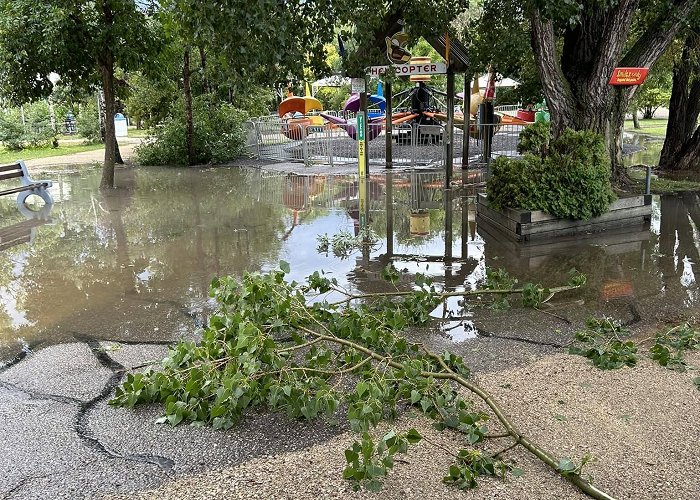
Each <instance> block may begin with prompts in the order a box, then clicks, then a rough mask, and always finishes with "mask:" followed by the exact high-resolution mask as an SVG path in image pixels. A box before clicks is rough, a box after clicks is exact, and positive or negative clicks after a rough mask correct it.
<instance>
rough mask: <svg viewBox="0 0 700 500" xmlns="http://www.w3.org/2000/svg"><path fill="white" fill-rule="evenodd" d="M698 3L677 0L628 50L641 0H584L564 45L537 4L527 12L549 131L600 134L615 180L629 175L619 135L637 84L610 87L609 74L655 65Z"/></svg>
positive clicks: (691, 0) (556, 134)
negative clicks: (619, 68)
mask: <svg viewBox="0 0 700 500" xmlns="http://www.w3.org/2000/svg"><path fill="white" fill-rule="evenodd" d="M696 3H697V0H675V1H674V4H675V9H673V10H671V11H670V12H666V13H665V14H664V15H663V16H660V18H659V19H656V20H655V21H653V22H652V23H650V25H649V27H648V29H647V31H646V32H644V33H643V34H642V36H641V37H640V38H639V39H638V40H637V41H636V43H635V44H634V45H632V47H631V48H630V49H629V50H627V51H626V53H625V52H624V49H625V44H626V43H627V37H628V33H629V29H630V26H631V25H632V21H633V16H634V14H635V11H636V9H637V6H638V4H639V0H620V1H619V2H617V3H614V4H612V6H610V7H608V5H611V4H608V3H606V2H595V1H592V0H591V1H586V2H584V8H583V10H582V11H581V16H582V17H581V21H580V23H579V24H577V25H575V26H569V27H567V28H566V29H565V30H564V32H563V45H560V44H559V43H558V40H557V35H555V30H554V24H553V22H552V21H551V20H547V19H545V17H544V16H542V15H541V13H540V12H539V10H537V9H535V10H533V12H532V13H531V25H532V31H531V36H532V38H531V42H532V48H533V51H534V54H535V61H536V63H537V68H538V72H539V76H540V81H541V82H542V87H543V90H544V93H545V96H546V98H547V104H548V106H549V110H550V115H551V119H552V135H553V136H554V137H557V136H558V135H559V134H561V133H562V132H563V131H564V129H565V128H567V127H569V128H573V129H574V130H592V131H594V132H597V133H599V134H601V135H602V136H603V137H604V138H605V142H606V145H607V148H608V151H609V153H610V162H611V166H612V178H613V180H614V181H615V182H617V183H624V182H625V181H626V180H627V179H628V177H627V172H626V169H625V167H624V165H623V163H622V140H621V138H622V130H623V126H624V117H625V113H626V111H627V109H628V107H629V102H630V100H631V98H632V96H633V95H634V92H635V91H636V87H612V86H610V85H608V80H609V79H610V75H611V73H612V71H613V69H614V68H615V67H616V66H645V67H649V66H651V65H653V64H654V62H655V61H656V60H657V59H658V58H659V56H660V55H661V54H662V53H663V52H664V50H665V49H666V47H667V46H668V44H669V43H671V41H672V40H673V38H674V36H675V34H676V32H677V31H678V29H679V27H680V25H681V23H682V21H683V20H684V18H685V17H686V16H687V14H688V12H689V11H690V10H691V9H692V8H693V7H694V6H695V5H696ZM662 28H663V29H662ZM559 47H561V48H560V49H559ZM559 54H561V56H560V55H559Z"/></svg>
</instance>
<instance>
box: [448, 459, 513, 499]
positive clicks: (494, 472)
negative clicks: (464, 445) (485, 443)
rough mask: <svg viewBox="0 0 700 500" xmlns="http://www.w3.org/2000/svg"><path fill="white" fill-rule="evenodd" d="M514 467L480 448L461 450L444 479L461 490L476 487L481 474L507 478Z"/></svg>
mask: <svg viewBox="0 0 700 500" xmlns="http://www.w3.org/2000/svg"><path fill="white" fill-rule="evenodd" d="M512 469H513V468H512V467H511V466H510V465H508V464H506V463H505V462H503V461H502V460H498V459H497V458H494V457H492V456H489V455H485V454H483V453H482V452H480V451H478V450H460V451H459V453H458V454H457V457H456V460H455V463H454V464H452V465H450V468H449V470H448V473H447V475H446V476H445V477H444V478H443V479H442V480H443V482H445V483H447V484H454V485H455V486H457V487H458V488H459V489H461V490H470V489H472V488H476V486H477V478H479V476H497V477H501V478H505V476H506V473H507V472H508V471H509V470H512Z"/></svg>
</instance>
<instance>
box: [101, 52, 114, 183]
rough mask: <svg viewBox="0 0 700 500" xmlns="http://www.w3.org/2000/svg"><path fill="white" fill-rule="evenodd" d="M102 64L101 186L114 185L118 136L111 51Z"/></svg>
mask: <svg viewBox="0 0 700 500" xmlns="http://www.w3.org/2000/svg"><path fill="white" fill-rule="evenodd" d="M106 59H107V60H106V61H103V62H102V63H101V64H100V74H101V77H102V88H103V89H104V94H105V118H106V119H105V162H104V166H103V167H102V180H101V181H100V187H101V188H113V187H114V156H115V155H114V153H115V150H116V144H117V138H116V136H115V134H114V58H113V56H112V54H111V52H109V54H107V58H106Z"/></svg>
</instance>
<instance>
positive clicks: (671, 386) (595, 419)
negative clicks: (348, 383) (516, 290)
mask: <svg viewBox="0 0 700 500" xmlns="http://www.w3.org/2000/svg"><path fill="white" fill-rule="evenodd" d="M687 359H688V361H689V362H690V363H691V364H696V365H697V364H698V363H700V354H698V353H694V354H693V355H692V356H688V358H687ZM692 376H693V372H689V373H678V372H673V371H670V370H667V369H665V368H662V367H660V366H658V365H656V364H654V363H652V362H651V361H649V360H647V359H641V360H640V364H639V366H638V367H636V368H634V369H629V368H625V369H621V370H615V371H601V370H597V369H595V368H593V367H592V366H591V365H590V364H588V362H587V360H586V359H584V358H581V357H576V356H569V355H566V354H556V355H551V356H547V357H545V358H543V359H540V360H538V361H536V362H534V363H531V364H528V365H526V366H522V367H518V368H514V369H508V370H503V371H500V372H498V373H491V374H489V375H482V376H481V377H480V378H478V379H477V380H478V382H479V383H480V384H481V385H482V386H483V387H484V388H486V389H487V390H489V391H490V392H491V393H492V394H493V395H494V396H495V397H496V398H497V400H499V401H500V402H501V405H502V407H503V408H504V410H505V412H506V414H507V415H509V416H510V417H511V418H512V420H513V421H514V422H515V423H516V425H518V426H519V427H520V429H521V430H522V431H523V433H524V434H525V435H528V436H530V437H532V438H533V439H534V440H535V441H536V442H538V443H541V444H542V445H543V446H545V447H546V448H547V449H548V450H549V451H550V452H551V453H553V454H554V455H555V456H558V457H569V458H572V459H578V458H580V457H581V456H582V455H583V454H584V453H586V452H590V453H591V454H592V455H593V456H594V457H595V459H596V461H595V462H593V463H591V464H589V465H588V466H587V467H586V469H585V471H586V472H588V473H590V474H592V475H593V477H594V483H595V484H596V485H597V486H598V487H599V488H601V489H602V490H604V491H606V492H607V493H608V494H610V495H612V496H614V497H615V498H620V499H622V498H626V499H640V498H644V499H695V498H698V497H700V473H699V472H698V470H700V454H698V453H697V444H698V442H699V441H700V421H698V419H697V418H696V417H697V415H700V391H698V390H697V389H696V388H695V386H694V385H693V383H692V381H691V378H692ZM411 426H414V427H416V428H418V430H419V431H420V432H421V433H424V434H425V435H426V436H429V437H430V439H431V441H435V442H439V443H441V444H443V445H445V446H448V447H457V446H459V441H458V439H457V438H455V437H453V436H449V435H440V434H438V433H437V432H436V431H434V430H432V429H431V428H430V427H429V426H428V425H426V422H425V421H424V420H422V419H420V418H418V417H412V416H405V417H403V418H402V419H401V420H400V421H399V422H398V423H397V427H398V428H402V429H405V428H409V427H411ZM493 428H494V429H495V426H494V427H493ZM352 439H353V436H352V435H351V434H348V433H345V434H342V435H340V436H337V437H335V438H332V439H331V440H330V441H328V442H325V443H322V444H319V445H315V446H312V447H310V448H308V449H304V450H301V451H295V452H291V453H285V454H280V455H277V456H274V457H260V458H256V459H253V460H251V461H248V462H245V463H243V464H240V465H237V466H234V467H230V468H225V469H221V470H218V471H210V472H207V473H204V474H201V475H193V476H189V477H183V478H179V479H175V480H173V481H171V482H169V483H166V484H165V485H164V486H162V487H161V488H159V489H156V490H153V491H150V492H147V493H144V494H142V495H140V496H139V497H138V498H149V499H155V498H158V499H164V498H165V499H180V498H182V499H184V498H187V499H204V498H207V499H208V498H246V499H248V498H260V499H305V498H308V499H312V498H323V499H325V498H328V499H331V498H347V499H355V498H357V499H361V498H382V499H394V498H395V499H401V500H409V499H426V498H430V499H441V498H444V499H447V498H450V499H477V498H479V499H481V498H489V499H522V498H538V499H574V498H584V496H583V495H582V494H581V493H579V492H578V491H577V490H576V489H575V488H574V487H573V486H571V485H569V484H568V483H567V482H566V481H565V480H563V479H561V478H559V477H557V476H556V475H555V474H554V473H552V472H551V471H550V470H548V469H547V468H546V467H545V466H543V465H542V464H541V463H539V462H538V461H537V460H536V459H534V458H532V457H531V456H530V455H529V454H528V453H527V452H526V451H524V450H522V449H515V450H513V451H510V452H508V453H507V454H506V457H507V458H508V459H512V460H514V461H515V462H517V464H518V465H519V466H520V467H522V468H523V469H524V470H525V475H524V476H523V477H521V478H509V479H508V480H506V481H505V482H503V481H500V480H493V479H484V480H482V481H481V482H480V487H479V488H477V489H476V490H473V491H469V492H459V491H457V490H455V489H453V488H450V487H447V486H445V485H443V484H442V483H441V477H442V475H443V474H444V471H445V470H446V468H447V466H448V465H449V463H450V461H449V458H448V457H447V456H446V455H445V454H444V453H443V452H441V451H440V450H439V449H437V448H436V447H435V446H434V445H431V444H427V443H425V442H422V443H420V444H419V445H417V446H416V447H415V448H414V449H413V451H412V452H411V453H409V455H408V456H407V457H406V462H407V463H402V462H401V463H397V464H396V467H395V470H394V471H393V472H391V473H390V475H389V477H388V478H387V479H386V481H385V487H384V490H383V492H382V493H381V494H380V495H378V496H377V495H373V494H369V493H356V492H353V491H352V488H351V486H350V485H349V484H348V483H346V482H344V481H343V480H342V479H341V471H342V469H343V466H344V459H343V450H344V449H345V448H346V447H347V446H348V445H349V444H350V443H351V442H352ZM500 441H503V442H500V443H498V442H493V443H489V446H490V447H491V448H492V450H498V449H500V448H501V447H505V446H507V444H508V443H507V440H500ZM132 498H133V497H132Z"/></svg>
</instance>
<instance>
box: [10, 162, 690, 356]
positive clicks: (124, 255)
mask: <svg viewBox="0 0 700 500" xmlns="http://www.w3.org/2000/svg"><path fill="white" fill-rule="evenodd" d="M45 177H50V178H53V179H55V182H54V187H53V188H52V193H53V196H54V199H55V200H56V203H55V204H54V206H53V208H52V210H51V212H50V213H48V214H44V215H45V218H44V219H42V220H27V219H25V217H24V216H22V215H21V214H20V213H19V212H18V210H17V207H16V205H15V204H14V200H13V199H12V197H10V196H5V197H2V198H0V217H1V219H0V220H1V222H0V226H2V227H1V228H0V360H7V359H10V358H11V357H13V356H15V355H16V354H17V352H18V350H19V349H21V348H22V347H23V346H25V347H26V346H36V345H40V344H47V343H56V342H66V341H71V340H73V339H75V338H99V339H112V340H115V341H121V342H139V341H169V340H172V339H175V338H179V337H181V336H188V335H191V334H192V332H194V331H195V330H196V328H197V325H199V324H201V321H202V319H203V318H204V316H205V313H206V311H207V310H208V308H209V307H210V303H209V302H208V296H207V293H208V286H209V283H210V281H211V279H212V278H213V277H214V276H217V275H223V274H232V275H241V274H242V273H244V272H245V271H251V270H259V269H268V268H271V267H274V266H276V265H277V264H278V262H279V261H280V260H285V261H288V262H289V263H290V264H291V268H292V272H291V275H292V276H291V277H292V278H294V279H300V278H303V277H305V276H308V275H309V274H311V273H312V272H313V271H315V270H321V269H322V270H325V271H327V272H329V273H332V275H333V276H334V277H336V278H337V279H338V280H339V281H340V282H341V283H343V284H345V285H347V286H349V287H351V288H354V289H357V290H362V291H380V290H385V289H387V286H388V285H387V283H386V282H383V281H382V280H381V278H380V275H381V270H382V269H383V268H384V266H385V265H386V264H387V263H389V262H393V263H394V265H395V266H396V267H397V268H398V269H400V270H405V271H406V272H407V275H406V276H405V280H406V281H407V282H408V281H410V280H411V279H412V278H413V274H415V273H416V272H421V273H424V274H427V275H429V276H431V277H433V278H434V279H435V280H436V281H437V282H439V283H442V284H445V285H447V286H449V287H451V288H459V287H466V288H470V287H475V286H478V285H479V284H480V283H482V282H483V280H484V277H485V273H486V268H487V266H488V267H491V268H504V269H506V270H507V271H508V273H510V274H511V275H512V276H514V277H516V278H518V280H520V282H525V281H532V282H538V283H542V284H544V285H548V286H556V285H560V284H563V283H565V282H566V280H567V274H568V272H569V270H570V269H571V268H574V267H575V268H577V269H578V270H579V271H582V272H583V273H585V274H587V276H588V284H587V286H586V287H585V289H584V290H582V291H580V292H576V294H575V295H573V296H571V297H569V298H568V300H569V301H570V302H575V303H576V304H578V306H579V307H584V308H585V310H586V311H587V312H590V313H591V314H594V313H596V314H598V313H601V312H602V313H609V314H613V315H615V316H616V317H619V318H621V319H623V320H628V321H635V320H638V319H639V318H640V317H644V319H653V318H654V317H655V315H659V316H660V317H661V316H662V317H664V318H666V317H669V315H670V316H673V315H676V314H678V315H680V316H687V315H688V314H693V312H694V311H696V310H697V308H698V300H699V296H698V285H697V282H696V274H695V273H696V266H697V263H698V261H699V259H700V255H699V250H698V248H699V242H700V235H699V232H698V229H699V228H700V204H699V203H698V202H699V201H700V200H698V196H697V195H695V194H692V195H691V194H687V195H684V196H670V197H663V198H660V199H658V198H657V199H655V200H654V206H653V219H652V223H651V227H630V228H625V229H624V230H622V231H615V232H608V233H604V234H602V235H589V236H588V237H585V238H577V239H566V240H557V241H552V242H548V243H546V244H537V245H522V244H516V243H513V242H510V241H507V240H505V239H504V238H502V237H498V236H495V235H492V234H489V233H488V232H486V231H485V230H484V229H482V228H479V227H476V224H475V222H474V211H473V209H474V205H473V196H474V194H475V193H476V190H477V186H475V185H473V183H474V182H476V181H478V180H479V179H478V178H474V177H472V176H471V175H470V176H466V175H465V177H464V179H463V182H462V184H464V187H455V188H453V189H451V190H449V191H445V190H444V177H443V175H442V174H441V173H438V172H422V173H394V174H387V175H385V174H378V175H372V176H371V179H370V181H369V183H368V186H367V199H368V203H369V208H370V220H369V225H370V227H371V229H372V232H373V233H374V234H375V235H376V238H377V242H376V244H375V245H374V246H373V247H372V248H370V249H368V250H366V251H364V252H363V251H361V250H354V251H350V252H348V253H345V254H343V255H335V254H334V253H333V251H332V249H331V250H329V251H328V252H319V251H318V250H317V237H318V236H319V235H322V234H326V235H328V236H329V237H332V236H333V235H338V234H339V233H341V232H344V233H346V234H349V235H354V234H356V232H357V230H358V225H359V219H360V213H359V212H360V211H359V199H358V198H359V191H360V189H359V184H358V181H357V178H356V177H355V176H317V177H311V176H299V175H285V174H279V173H274V174H273V173H266V172H263V171H260V170H254V169H236V168H211V169H204V170H200V169H179V168H142V169H123V170H119V171H118V173H117V183H118V185H119V188H118V189H116V190H114V191H112V192H110V193H109V194H104V193H101V192H100V191H99V189H98V185H99V179H100V171H99V170H97V169H87V170H85V169H83V170H80V171H79V172H74V173H70V172H65V173H57V172H53V173H50V174H49V175H45ZM458 177H459V176H458ZM456 180H457V181H462V179H459V178H458V179H456ZM457 184H459V182H458V183H457ZM446 193H447V194H446ZM446 198H447V199H446ZM418 233H420V234H418ZM449 306H450V307H448V308H447V309H446V310H443V311H442V312H441V311H436V312H435V313H434V314H435V315H436V316H446V317H447V316H450V315H452V316H457V317H458V318H457V319H455V318H451V319H450V320H449V321H447V320H446V321H444V322H443V325H444V327H445V331H446V332H448V333H446V335H449V337H450V338H452V340H454V341H463V340H465V339H468V338H469V337H473V336H474V335H477V334H478V333H479V332H478V328H477V327H475V324H478V322H479V315H493V314H499V315H500V318H501V319H500V320H499V321H506V320H507V319H508V317H509V313H507V312H502V311H499V312H497V313H495V312H494V311H492V310H490V309H486V308H484V309H476V310H474V311H460V310H459V309H460V306H459V305H458V304H457V303H456V301H455V303H453V304H450V305H449Z"/></svg>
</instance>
